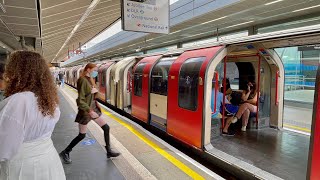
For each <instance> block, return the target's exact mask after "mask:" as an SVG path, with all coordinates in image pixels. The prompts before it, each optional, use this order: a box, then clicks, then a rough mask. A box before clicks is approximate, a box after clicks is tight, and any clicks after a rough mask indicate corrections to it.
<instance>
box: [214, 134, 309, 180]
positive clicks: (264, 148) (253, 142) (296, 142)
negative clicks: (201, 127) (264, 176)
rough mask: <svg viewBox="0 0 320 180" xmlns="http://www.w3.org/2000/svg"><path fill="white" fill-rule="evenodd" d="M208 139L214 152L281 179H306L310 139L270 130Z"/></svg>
mask: <svg viewBox="0 0 320 180" xmlns="http://www.w3.org/2000/svg"><path fill="white" fill-rule="evenodd" d="M235 129H236V134H235V136H232V137H226V136H215V137H212V138H211V144H212V145H213V147H214V148H216V149H218V150H220V151H223V152H225V153H227V154H229V155H231V156H234V157H236V158H238V159H240V160H242V161H245V162H247V163H249V164H251V165H253V166H256V167H258V168H260V169H262V170H265V171H267V172H269V173H271V174H274V175H276V176H278V177H280V178H283V179H292V180H293V179H297V180H299V179H305V177H306V171H307V161H308V152H309V141H310V136H308V135H303V134H300V133H296V132H291V131H288V130H276V129H272V128H264V129H249V130H247V131H246V132H241V131H240V129H239V130H238V128H235Z"/></svg>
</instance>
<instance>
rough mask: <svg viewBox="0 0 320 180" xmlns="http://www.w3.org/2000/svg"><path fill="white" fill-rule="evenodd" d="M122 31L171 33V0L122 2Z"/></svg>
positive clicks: (131, 0)
mask: <svg viewBox="0 0 320 180" xmlns="http://www.w3.org/2000/svg"><path fill="white" fill-rule="evenodd" d="M121 11H122V29H123V30H125V31H137V32H149V33H162V34H168V33H169V0H122V7H121Z"/></svg>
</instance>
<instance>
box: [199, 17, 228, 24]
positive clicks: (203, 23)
mask: <svg viewBox="0 0 320 180" xmlns="http://www.w3.org/2000/svg"><path fill="white" fill-rule="evenodd" d="M226 17H228V16H223V17H221V18H217V19H213V20H211V21H207V22H204V23H201V25H203V24H208V23H211V22H214V21H218V20H220V19H224V18H226Z"/></svg>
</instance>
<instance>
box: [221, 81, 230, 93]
mask: <svg viewBox="0 0 320 180" xmlns="http://www.w3.org/2000/svg"><path fill="white" fill-rule="evenodd" d="M221 84H222V87H221V92H223V90H224V87H223V84H224V82H223V79H222V83H221ZM226 87H227V89H226V90H228V89H230V88H231V86H230V81H229V78H227V79H226Z"/></svg>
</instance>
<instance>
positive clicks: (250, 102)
mask: <svg viewBox="0 0 320 180" xmlns="http://www.w3.org/2000/svg"><path fill="white" fill-rule="evenodd" d="M247 86H248V89H247V90H244V91H243V92H242V104H241V105H240V107H239V110H238V112H237V114H236V115H235V116H234V117H229V118H228V119H227V123H226V126H225V127H224V128H223V132H222V134H227V135H230V134H229V133H228V128H229V126H230V124H231V123H236V122H237V121H238V119H240V118H241V117H242V128H241V131H246V128H247V124H248V120H249V116H250V113H256V112H257V106H256V103H257V100H258V95H257V91H256V83H255V82H249V83H248V84H247Z"/></svg>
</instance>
